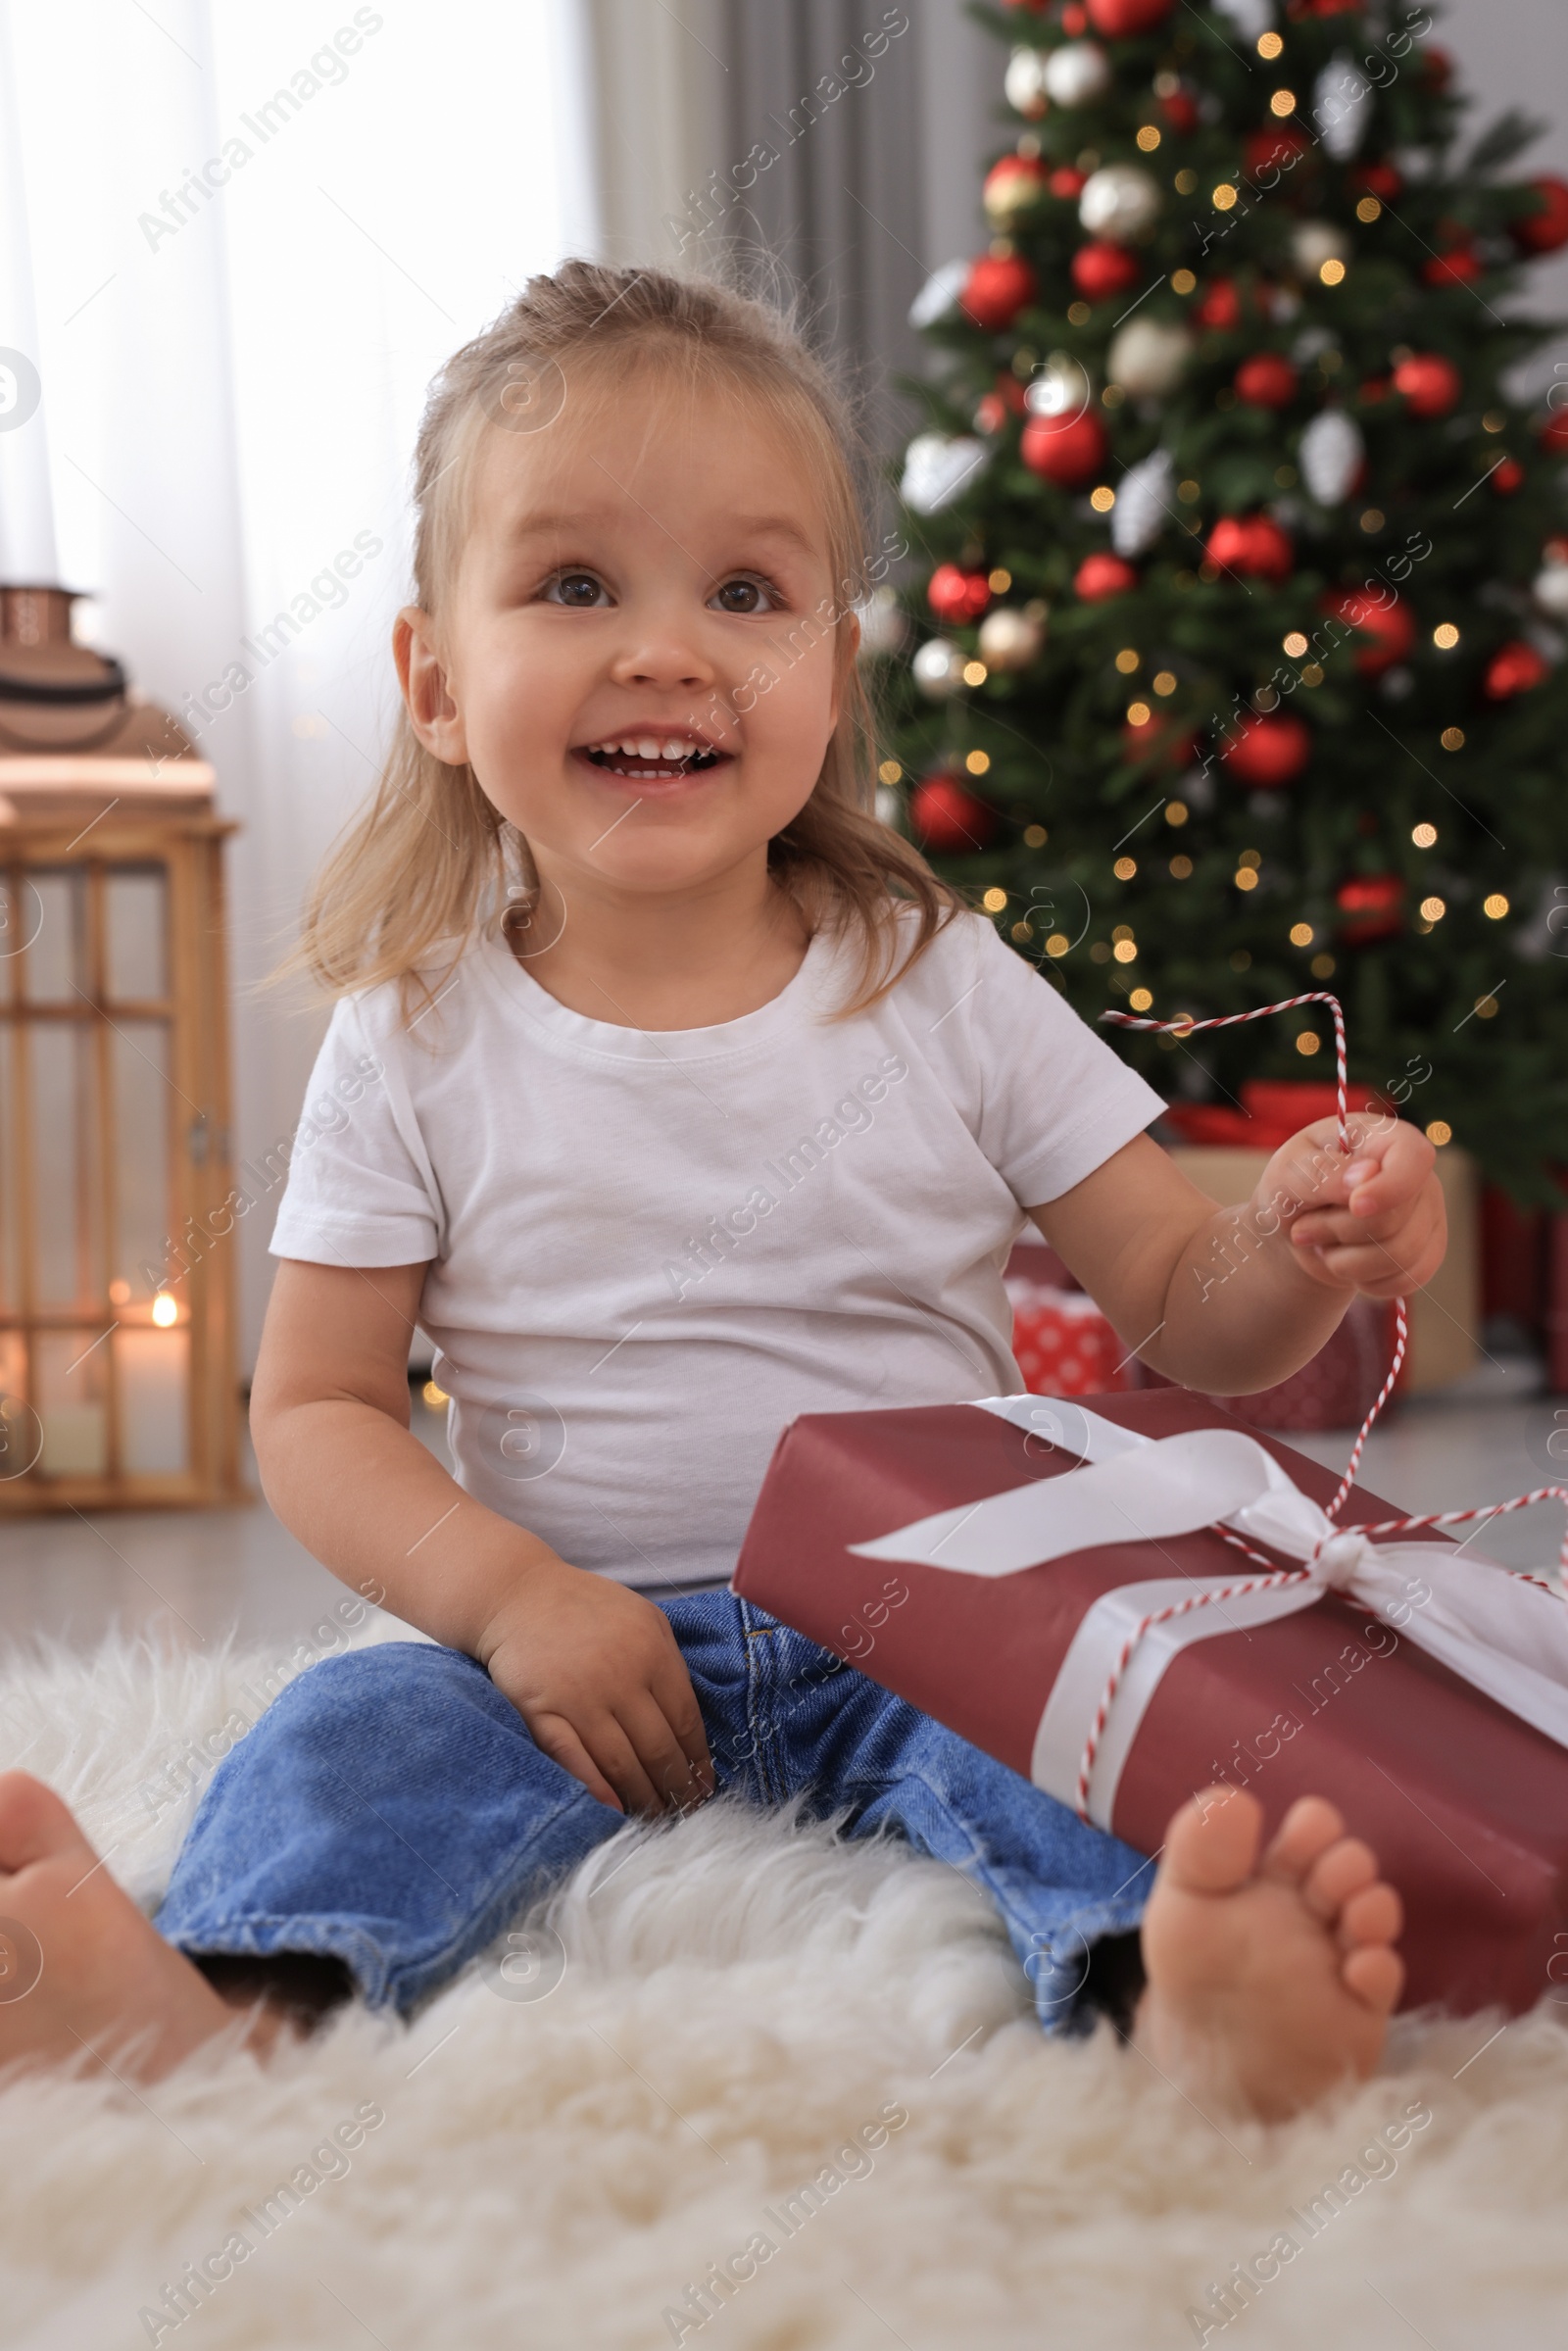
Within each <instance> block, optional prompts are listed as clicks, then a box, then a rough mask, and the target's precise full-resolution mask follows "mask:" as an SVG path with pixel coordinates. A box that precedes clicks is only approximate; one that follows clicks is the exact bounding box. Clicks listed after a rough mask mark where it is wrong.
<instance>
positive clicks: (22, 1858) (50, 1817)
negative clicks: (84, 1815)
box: [0, 1772, 92, 1870]
mask: <svg viewBox="0 0 1568 2351" xmlns="http://www.w3.org/2000/svg"><path fill="white" fill-rule="evenodd" d="M73 1847H75V1848H77V1849H79V1850H80V1851H81V1852H83V1853H86V1854H87V1855H88V1856H89V1857H91V1855H92V1847H91V1845H89V1844H88V1842H87V1839H86V1837H84V1836H83V1835H82V1833H81V1830H80V1828H79V1827H78V1825H77V1822H76V1818H75V1815H74V1814H73V1811H72V1810H71V1807H70V1805H69V1804H65V1803H63V1802H62V1801H61V1799H60V1797H59V1796H57V1795H56V1794H55V1791H54V1789H53V1788H45V1786H44V1784H43V1782H42V1781H41V1780H35V1779H34V1778H33V1776H32V1774H31V1773H30V1772H0V1870H22V1869H25V1868H26V1867H27V1865H28V1864H29V1862H33V1861H47V1860H48V1859H49V1858H50V1857H51V1856H52V1855H53V1854H56V1853H66V1852H70V1851H71V1850H72V1848H73Z"/></svg>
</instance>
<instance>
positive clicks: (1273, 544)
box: [1203, 514, 1296, 586]
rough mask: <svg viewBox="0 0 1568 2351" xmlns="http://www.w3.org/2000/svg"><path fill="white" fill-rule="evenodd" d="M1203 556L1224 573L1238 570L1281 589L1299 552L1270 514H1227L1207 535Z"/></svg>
mask: <svg viewBox="0 0 1568 2351" xmlns="http://www.w3.org/2000/svg"><path fill="white" fill-rule="evenodd" d="M1203 553H1204V554H1205V555H1206V556H1207V558H1208V560H1209V562H1210V563H1218V565H1219V566H1220V569H1221V570H1222V571H1238V572H1241V573H1242V574H1243V575H1244V576H1250V577H1251V578H1254V579H1266V580H1272V581H1273V582H1274V584H1275V585H1276V586H1278V584H1279V582H1280V581H1281V580H1285V579H1289V578H1290V575H1291V566H1292V564H1293V563H1294V562H1295V560H1296V551H1295V549H1294V548H1293V547H1292V545H1291V542H1290V540H1289V538H1287V536H1286V534H1285V532H1284V531H1282V530H1281V528H1280V526H1279V524H1278V523H1277V522H1275V521H1274V520H1273V519H1272V518H1271V517H1270V516H1269V515H1267V514H1226V515H1224V516H1222V518H1221V519H1220V520H1219V521H1218V522H1216V523H1215V525H1214V527H1213V529H1212V530H1211V531H1210V532H1209V534H1208V545H1207V546H1206V547H1205V548H1204V550H1203Z"/></svg>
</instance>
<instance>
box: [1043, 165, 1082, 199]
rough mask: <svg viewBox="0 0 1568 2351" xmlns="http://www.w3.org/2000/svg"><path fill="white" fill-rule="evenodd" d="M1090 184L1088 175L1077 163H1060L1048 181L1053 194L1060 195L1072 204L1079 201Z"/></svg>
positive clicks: (1047, 183)
mask: <svg viewBox="0 0 1568 2351" xmlns="http://www.w3.org/2000/svg"><path fill="white" fill-rule="evenodd" d="M1088 184H1089V183H1088V178H1087V175H1086V174H1085V173H1084V172H1082V171H1079V170H1078V168H1077V166H1076V165H1075V164H1058V165H1057V166H1056V169H1055V170H1054V171H1053V172H1052V174H1051V177H1050V178H1049V179H1048V180H1047V181H1046V185H1047V187H1048V188H1049V189H1050V190H1051V193H1052V194H1053V196H1060V197H1061V198H1062V199H1063V201H1064V202H1068V203H1072V204H1076V203H1077V201H1078V199H1079V197H1080V196H1081V195H1082V194H1083V192H1084V189H1085V188H1086V187H1087V185H1088Z"/></svg>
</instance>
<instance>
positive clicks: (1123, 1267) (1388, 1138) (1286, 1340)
mask: <svg viewBox="0 0 1568 2351" xmlns="http://www.w3.org/2000/svg"><path fill="white" fill-rule="evenodd" d="M1350 1139H1351V1149H1350V1152H1349V1155H1348V1157H1347V1156H1344V1155H1342V1153H1341V1151H1340V1149H1339V1128H1338V1123H1337V1121H1336V1120H1334V1119H1332V1118H1324V1119H1319V1120H1318V1121H1317V1122H1316V1123H1315V1124H1314V1125H1312V1126H1309V1127H1304V1128H1303V1129H1302V1130H1301V1132H1300V1134H1299V1135H1296V1136H1294V1137H1293V1138H1292V1140H1291V1141H1290V1142H1289V1143H1288V1144H1286V1145H1285V1146H1284V1147H1283V1148H1282V1149H1281V1150H1280V1151H1276V1152H1275V1153H1274V1155H1273V1157H1272V1158H1271V1159H1270V1161H1269V1163H1268V1165H1267V1167H1266V1168H1265V1169H1264V1171H1263V1175H1262V1177H1261V1179H1260V1181H1259V1183H1258V1186H1257V1190H1256V1191H1255V1192H1254V1193H1253V1195H1252V1198H1251V1199H1250V1200H1249V1201H1248V1202H1247V1203H1246V1204H1245V1205H1244V1206H1242V1207H1239V1208H1216V1207H1215V1205H1214V1203H1213V1201H1212V1200H1209V1199H1207V1198H1206V1197H1205V1196H1204V1194H1202V1193H1201V1192H1200V1191H1199V1190H1198V1188H1197V1186H1196V1185H1195V1184H1192V1183H1190V1182H1189V1181H1188V1179H1187V1177H1186V1176H1184V1175H1183V1174H1182V1173H1181V1172H1180V1170H1179V1169H1178V1168H1177V1167H1176V1165H1175V1163H1174V1161H1173V1160H1172V1159H1171V1158H1170V1157H1169V1156H1168V1155H1167V1153H1166V1152H1164V1151H1161V1150H1160V1149H1159V1146H1158V1145H1157V1144H1155V1143H1152V1142H1151V1141H1150V1139H1149V1137H1148V1136H1147V1135H1140V1136H1139V1137H1137V1138H1136V1140H1135V1141H1134V1142H1132V1143H1129V1144H1128V1145H1127V1146H1126V1147H1125V1148H1124V1149H1123V1150H1121V1151H1117V1152H1115V1153H1114V1154H1113V1156H1112V1157H1110V1158H1109V1159H1107V1160H1106V1161H1105V1163H1104V1165H1103V1167H1099V1168H1097V1169H1096V1170H1095V1173H1094V1174H1093V1175H1092V1176H1088V1177H1086V1178H1085V1180H1084V1181H1083V1183H1081V1184H1077V1185H1075V1186H1074V1187H1073V1189H1072V1191H1070V1192H1066V1193H1063V1195H1062V1196H1061V1198H1060V1199H1059V1200H1052V1201H1050V1202H1049V1203H1048V1204H1047V1205H1045V1206H1043V1207H1039V1208H1031V1209H1030V1210H1029V1211H1028V1213H1029V1215H1030V1216H1031V1217H1032V1218H1033V1219H1034V1221H1035V1223H1036V1224H1037V1225H1038V1226H1039V1228H1040V1230H1041V1232H1042V1233H1043V1234H1044V1235H1045V1237H1046V1239H1047V1240H1048V1241H1049V1242H1050V1243H1051V1245H1052V1247H1053V1248H1054V1249H1055V1250H1056V1251H1057V1253H1058V1254H1059V1255H1060V1256H1061V1257H1062V1258H1063V1259H1064V1261H1065V1262H1066V1263H1067V1264H1068V1265H1069V1266H1070V1267H1071V1268H1072V1271H1073V1273H1074V1274H1075V1275H1076V1276H1077V1278H1078V1279H1079V1281H1081V1282H1082V1283H1083V1285H1084V1287H1085V1289H1086V1290H1088V1291H1089V1292H1090V1294H1091V1295H1092V1296H1093V1297H1094V1298H1096V1299H1097V1300H1098V1302H1099V1304H1100V1305H1101V1306H1102V1307H1103V1310H1104V1312H1105V1313H1106V1314H1107V1315H1108V1317H1109V1318H1110V1320H1111V1322H1112V1323H1113V1324H1114V1325H1115V1328H1116V1330H1117V1332H1118V1333H1119V1335H1120V1337H1121V1339H1122V1340H1123V1342H1124V1344H1125V1345H1126V1347H1127V1348H1128V1349H1129V1351H1130V1352H1136V1353H1137V1354H1139V1355H1140V1356H1142V1358H1143V1360H1144V1361H1145V1362H1146V1363H1148V1364H1150V1365H1151V1366H1152V1369H1154V1370H1155V1371H1159V1372H1163V1373H1164V1374H1165V1375H1166V1377H1167V1378H1169V1379H1173V1380H1177V1381H1180V1383H1181V1384H1182V1385H1183V1386H1184V1387H1187V1388H1196V1389H1198V1390H1200V1391H1201V1392H1202V1393H1206V1394H1212V1395H1219V1396H1227V1395H1231V1396H1236V1395H1245V1394H1247V1393H1248V1392H1249V1391H1251V1390H1255V1389H1259V1388H1271V1387H1273V1386H1274V1385H1275V1383H1276V1382H1277V1381H1280V1380H1284V1379H1288V1378H1289V1377H1290V1375H1291V1373H1292V1372H1294V1371H1299V1369H1300V1367H1301V1365H1302V1364H1303V1363H1306V1362H1308V1361H1310V1359H1311V1357H1312V1356H1313V1355H1315V1354H1316V1353H1317V1351H1318V1349H1319V1347H1322V1346H1323V1344H1324V1342H1325V1341H1326V1340H1327V1339H1328V1338H1329V1337H1330V1335H1331V1334H1332V1333H1333V1331H1334V1330H1335V1329H1336V1328H1337V1326H1338V1324H1339V1321H1340V1317H1341V1316H1342V1315H1343V1314H1344V1312H1345V1309H1346V1307H1347V1306H1348V1304H1349V1301H1350V1299H1351V1298H1354V1297H1355V1296H1356V1294H1357V1293H1358V1292H1363V1293H1365V1294H1366V1295H1368V1296H1369V1297H1372V1298H1397V1297H1400V1296H1402V1295H1404V1294H1405V1293H1407V1292H1409V1291H1411V1290H1418V1289H1419V1288H1420V1287H1421V1285H1422V1283H1423V1282H1429V1281H1430V1280H1431V1279H1432V1276H1433V1275H1434V1274H1435V1273H1436V1272H1437V1270H1438V1267H1439V1266H1440V1265H1441V1264H1442V1262H1443V1253H1444V1248H1445V1244H1446V1220H1445V1214H1444V1205H1443V1192H1442V1188H1441V1187H1440V1185H1439V1183H1438V1179H1437V1177H1436V1175H1435V1174H1434V1173H1433V1161H1434V1158H1435V1156H1436V1154H1435V1152H1434V1151H1433V1148H1432V1145H1431V1144H1430V1143H1429V1142H1428V1141H1427V1139H1426V1137H1425V1136H1424V1135H1423V1134H1422V1133H1421V1132H1420V1131H1419V1129H1417V1128H1416V1127H1413V1126H1410V1125H1408V1124H1406V1123H1404V1122H1403V1121H1401V1120H1398V1119H1392V1118H1384V1119H1374V1118H1369V1117H1355V1118H1352V1119H1351V1120H1350Z"/></svg>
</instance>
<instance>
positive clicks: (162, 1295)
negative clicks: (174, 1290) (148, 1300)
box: [153, 1290, 179, 1331]
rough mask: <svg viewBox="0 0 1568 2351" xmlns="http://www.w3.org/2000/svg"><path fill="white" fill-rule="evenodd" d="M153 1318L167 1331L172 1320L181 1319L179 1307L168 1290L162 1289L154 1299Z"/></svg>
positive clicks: (162, 1329) (160, 1327)
mask: <svg viewBox="0 0 1568 2351" xmlns="http://www.w3.org/2000/svg"><path fill="white" fill-rule="evenodd" d="M153 1320H154V1322H155V1323H156V1324H157V1325H158V1328H159V1329H160V1330H161V1331H167V1330H168V1328H169V1326H170V1324H171V1323H172V1322H177V1321H178V1320H179V1308H178V1307H177V1306H176V1305H175V1303H174V1301H173V1299H172V1298H171V1297H170V1295H169V1293H168V1291H167V1290H160V1292H159V1293H158V1296H157V1297H156V1298H154V1299H153Z"/></svg>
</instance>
